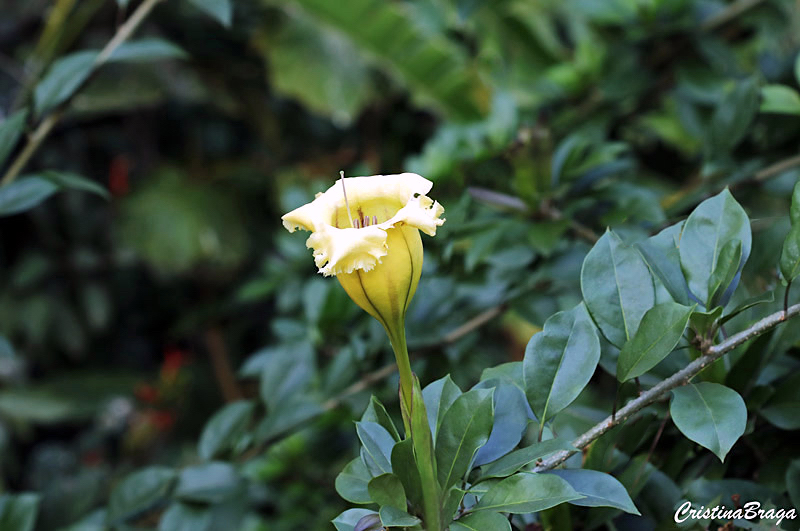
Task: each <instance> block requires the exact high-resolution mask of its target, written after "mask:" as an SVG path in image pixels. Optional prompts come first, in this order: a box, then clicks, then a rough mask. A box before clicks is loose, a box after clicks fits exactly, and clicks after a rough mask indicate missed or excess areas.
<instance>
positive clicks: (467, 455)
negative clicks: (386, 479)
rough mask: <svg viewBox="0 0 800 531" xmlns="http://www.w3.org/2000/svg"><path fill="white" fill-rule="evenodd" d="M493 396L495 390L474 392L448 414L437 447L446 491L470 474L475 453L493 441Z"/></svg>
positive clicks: (476, 390)
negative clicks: (491, 436) (491, 437)
mask: <svg viewBox="0 0 800 531" xmlns="http://www.w3.org/2000/svg"><path fill="white" fill-rule="evenodd" d="M493 394H494V390H493V389H472V390H470V391H467V392H466V393H464V394H463V395H461V396H459V397H458V398H457V399H456V401H455V402H453V405H452V406H450V408H449V409H448V410H447V412H446V413H445V415H444V418H443V419H442V425H441V427H440V429H439V433H438V434H437V435H436V445H435V448H436V468H437V469H438V471H439V476H438V477H439V485H440V486H441V487H442V490H447V489H449V488H450V487H451V486H452V485H455V484H456V483H457V482H458V481H460V480H461V479H462V478H463V477H464V476H465V475H466V474H467V472H469V470H470V466H471V465H472V461H473V458H474V456H475V453H476V452H477V451H478V449H479V448H480V447H481V446H483V445H484V444H486V441H488V440H489V433H490V432H491V430H492V420H493V414H492V412H493V404H492V397H493Z"/></svg>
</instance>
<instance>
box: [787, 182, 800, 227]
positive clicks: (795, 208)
mask: <svg viewBox="0 0 800 531" xmlns="http://www.w3.org/2000/svg"><path fill="white" fill-rule="evenodd" d="M789 218H790V219H791V220H792V225H800V181H797V184H795V185H794V190H793V191H792V205H791V207H790V209H789Z"/></svg>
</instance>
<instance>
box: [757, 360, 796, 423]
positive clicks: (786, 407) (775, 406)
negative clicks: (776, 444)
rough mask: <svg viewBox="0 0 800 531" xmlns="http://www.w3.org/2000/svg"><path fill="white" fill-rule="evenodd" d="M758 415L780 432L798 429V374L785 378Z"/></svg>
mask: <svg viewBox="0 0 800 531" xmlns="http://www.w3.org/2000/svg"><path fill="white" fill-rule="evenodd" d="M760 413H761V415H762V416H763V417H764V418H765V419H767V420H768V421H769V422H770V424H772V425H773V426H777V427H778V428H781V429H782V430H797V429H800V374H793V375H792V376H789V377H788V378H786V380H784V381H783V383H781V384H780V385H779V386H778V388H777V389H775V393H774V394H773V395H772V396H771V397H770V398H769V400H768V401H767V403H766V404H764V407H763V408H762V409H761V411H760Z"/></svg>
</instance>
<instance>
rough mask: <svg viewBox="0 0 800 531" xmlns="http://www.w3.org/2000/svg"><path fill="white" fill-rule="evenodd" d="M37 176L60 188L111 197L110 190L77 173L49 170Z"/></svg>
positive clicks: (106, 197)
mask: <svg viewBox="0 0 800 531" xmlns="http://www.w3.org/2000/svg"><path fill="white" fill-rule="evenodd" d="M35 176H37V177H43V178H45V179H47V180H48V181H50V182H52V183H55V184H56V185H58V187H59V189H71V190H78V191H81V192H90V193H93V194H95V195H99V196H100V197H102V198H104V199H111V194H109V193H108V190H106V189H105V188H103V187H102V186H100V185H99V184H97V183H96V182H95V181H92V180H90V179H87V178H86V177H82V176H80V175H77V174H75V173H69V172H63V171H56V170H47V171H43V172H40V173H37V174H36V175H35Z"/></svg>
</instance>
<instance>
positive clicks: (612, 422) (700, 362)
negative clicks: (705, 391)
mask: <svg viewBox="0 0 800 531" xmlns="http://www.w3.org/2000/svg"><path fill="white" fill-rule="evenodd" d="M797 315H800V304H795V305H794V306H791V307H790V308H789V309H788V311H786V312H784V311H783V310H781V311H779V312H775V313H773V314H771V315H769V316H767V317H765V318H763V319H761V320H760V321H758V322H757V323H755V324H753V325H752V326H751V327H749V328H747V329H746V330H743V331H742V332H739V333H737V334H734V335H732V336H731V337H729V338H728V339H726V340H725V341H723V342H721V343H719V344H718V345H713V346H710V347H708V348H707V349H706V350H705V352H703V355H702V356H700V357H699V358H697V359H696V360H694V361H693V362H691V363H690V364H689V365H687V366H686V367H684V368H683V369H681V370H679V371H678V372H676V373H675V374H673V375H672V376H670V377H669V378H667V379H666V380H662V381H661V382H659V383H658V384H656V385H655V386H653V387H651V388H650V389H648V390H647V391H645V392H644V393H642V395H641V396H640V397H638V398H635V399H634V400H631V401H630V402H628V403H627V404H626V405H625V406H623V407H622V408H620V410H619V411H617V415H616V418H615V419H612V418H611V417H608V418H606V419H605V420H604V421H602V422H600V423H598V424H596V425H595V426H594V427H592V428H591V429H589V430H588V431H587V432H585V433H584V434H583V435H581V436H580V437H578V438H577V439H575V440H574V441H573V442H572V446H574V447H575V448H577V449H578V450H581V449H583V448H585V447H586V446H588V445H589V443H591V442H592V441H594V440H596V439H597V438H599V437H600V436H601V435H603V434H604V433H606V432H607V431H608V430H610V429H611V428H613V427H614V426H616V425H618V424H621V423H623V422H625V421H626V420H627V419H629V418H630V417H631V415H633V414H634V413H636V412H637V411H640V410H641V409H643V408H645V407H647V406H649V405H650V404H652V403H653V402H656V401H657V400H659V399H660V398H661V397H662V396H663V395H665V394H667V393H668V392H669V391H671V390H673V389H675V388H676V387H680V386H681V385H685V384H687V383H689V381H690V380H691V379H692V378H693V377H694V376H695V375H697V373H699V372H700V371H702V370H703V369H705V368H706V367H708V366H709V365H711V364H712V363H713V362H715V361H716V360H718V359H719V358H721V357H722V356H724V355H725V354H727V353H728V352H730V351H731V350H733V349H735V348H736V347H738V346H739V345H741V344H742V343H745V342H746V341H748V340H750V339H752V338H753V337H755V336H758V335H761V334H763V333H764V332H767V331H768V330H771V329H772V328H774V327H776V326H777V325H779V324H781V323H782V322H784V321H786V320H787V319H790V318H792V317H795V316H797ZM574 453H576V451H562V452H559V453H557V454H555V455H553V456H552V457H550V458H548V459H546V460H545V461H543V462H542V464H540V465H539V466H537V467H536V468H535V472H543V471H545V470H551V469H553V468H555V467H557V466H558V465H560V464H561V463H563V462H564V461H566V460H567V459H568V458H569V457H570V456H571V455H572V454H574Z"/></svg>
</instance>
